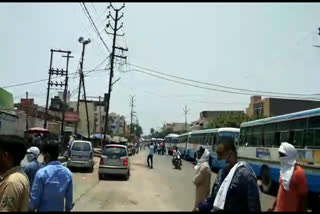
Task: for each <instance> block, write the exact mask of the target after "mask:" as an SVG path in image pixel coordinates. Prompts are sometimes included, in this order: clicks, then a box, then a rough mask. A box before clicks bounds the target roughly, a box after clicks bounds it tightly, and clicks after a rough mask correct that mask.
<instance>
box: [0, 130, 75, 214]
mask: <svg viewBox="0 0 320 214" xmlns="http://www.w3.org/2000/svg"><path fill="white" fill-rule="evenodd" d="M42 154H43V159H44V164H41V163H39V161H38V157H39V155H40V151H39V148H37V147H31V148H29V149H27V146H26V144H25V142H24V139H23V138H20V137H17V136H11V135H0V212H4V211H8V212H21V211H24V212H26V211H70V210H71V209H72V208H73V181H72V174H71V172H70V170H69V169H67V168H66V167H64V166H62V165H61V163H60V162H59V161H58V156H59V145H58V144H57V143H46V144H44V145H43V148H42ZM25 156H26V158H27V159H28V162H29V163H28V164H27V165H26V166H25V167H24V168H22V167H21V166H20V163H21V161H22V160H23V159H24V157H25Z"/></svg>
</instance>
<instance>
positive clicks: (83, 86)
mask: <svg viewBox="0 0 320 214" xmlns="http://www.w3.org/2000/svg"><path fill="white" fill-rule="evenodd" d="M78 41H79V42H80V43H82V54H81V61H80V70H79V75H80V78H79V89H78V102H77V113H78V115H79V104H80V93H81V86H82V88H83V94H84V103H85V108H86V116H87V129H88V138H90V124H89V114H88V105H87V98H86V87H85V84H84V75H83V61H84V51H85V46H86V45H87V44H89V43H90V42H91V41H90V39H87V40H84V39H83V37H80V38H79V39H78ZM75 133H76V134H77V133H78V122H77V123H76V127H75Z"/></svg>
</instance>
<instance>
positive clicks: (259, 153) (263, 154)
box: [256, 148, 270, 159]
mask: <svg viewBox="0 0 320 214" xmlns="http://www.w3.org/2000/svg"><path fill="white" fill-rule="evenodd" d="M256 157H257V158H261V159H270V151H269V149H266V148H257V150H256Z"/></svg>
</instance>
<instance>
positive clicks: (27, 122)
mask: <svg viewBox="0 0 320 214" xmlns="http://www.w3.org/2000/svg"><path fill="white" fill-rule="evenodd" d="M26 100H27V101H26V103H28V92H26ZM28 111H29V106H28V105H27V108H26V130H28V129H29V115H28Z"/></svg>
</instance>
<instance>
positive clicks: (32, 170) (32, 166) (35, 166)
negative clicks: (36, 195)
mask: <svg viewBox="0 0 320 214" xmlns="http://www.w3.org/2000/svg"><path fill="white" fill-rule="evenodd" d="M40 168H42V164H41V163H39V161H38V160H37V159H34V160H33V161H31V162H30V163H29V164H28V165H26V166H25V167H24V169H23V170H24V173H26V175H27V176H28V178H29V182H30V191H31V188H32V184H33V180H34V177H35V175H36V173H37V171H38V170H39V169H40Z"/></svg>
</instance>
